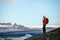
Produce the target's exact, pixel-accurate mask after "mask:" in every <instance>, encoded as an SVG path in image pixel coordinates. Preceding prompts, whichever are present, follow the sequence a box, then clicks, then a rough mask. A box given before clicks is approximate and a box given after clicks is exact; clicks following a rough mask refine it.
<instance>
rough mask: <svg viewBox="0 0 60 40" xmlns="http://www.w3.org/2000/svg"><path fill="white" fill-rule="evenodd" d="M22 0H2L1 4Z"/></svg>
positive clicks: (0, 0)
mask: <svg viewBox="0 0 60 40" xmlns="http://www.w3.org/2000/svg"><path fill="white" fill-rule="evenodd" d="M20 1H21V0H0V4H1V3H18V2H20Z"/></svg>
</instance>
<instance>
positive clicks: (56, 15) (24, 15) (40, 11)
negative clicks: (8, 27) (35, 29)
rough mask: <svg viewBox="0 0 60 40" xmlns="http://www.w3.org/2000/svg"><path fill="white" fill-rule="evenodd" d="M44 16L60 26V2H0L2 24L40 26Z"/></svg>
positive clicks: (22, 0)
mask: <svg viewBox="0 0 60 40" xmlns="http://www.w3.org/2000/svg"><path fill="white" fill-rule="evenodd" d="M43 16H46V17H47V18H49V24H60V0H0V22H12V23H18V24H21V25H28V26H35V25H36V26H39V25H42V19H43Z"/></svg>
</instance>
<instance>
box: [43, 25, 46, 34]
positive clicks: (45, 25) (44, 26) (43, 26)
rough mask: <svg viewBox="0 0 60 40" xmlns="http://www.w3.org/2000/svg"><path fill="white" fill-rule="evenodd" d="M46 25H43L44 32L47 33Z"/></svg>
mask: <svg viewBox="0 0 60 40" xmlns="http://www.w3.org/2000/svg"><path fill="white" fill-rule="evenodd" d="M45 26H46V25H43V33H46V28H45Z"/></svg>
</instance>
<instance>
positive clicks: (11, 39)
mask: <svg viewBox="0 0 60 40" xmlns="http://www.w3.org/2000/svg"><path fill="white" fill-rule="evenodd" d="M41 34H42V32H41V31H36V32H35V31H34V32H30V33H27V34H23V33H22V34H21V36H20V35H19V34H18V35H19V36H18V35H15V37H5V38H4V37H0V40H24V39H27V38H29V37H33V36H37V35H41ZM1 36H2V35H1ZM9 36H10V35H9ZM11 36H12V35H11Z"/></svg>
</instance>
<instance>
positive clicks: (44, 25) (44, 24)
mask: <svg viewBox="0 0 60 40" xmlns="http://www.w3.org/2000/svg"><path fill="white" fill-rule="evenodd" d="M48 22H49V20H48V18H46V16H43V33H46V24H48Z"/></svg>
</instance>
